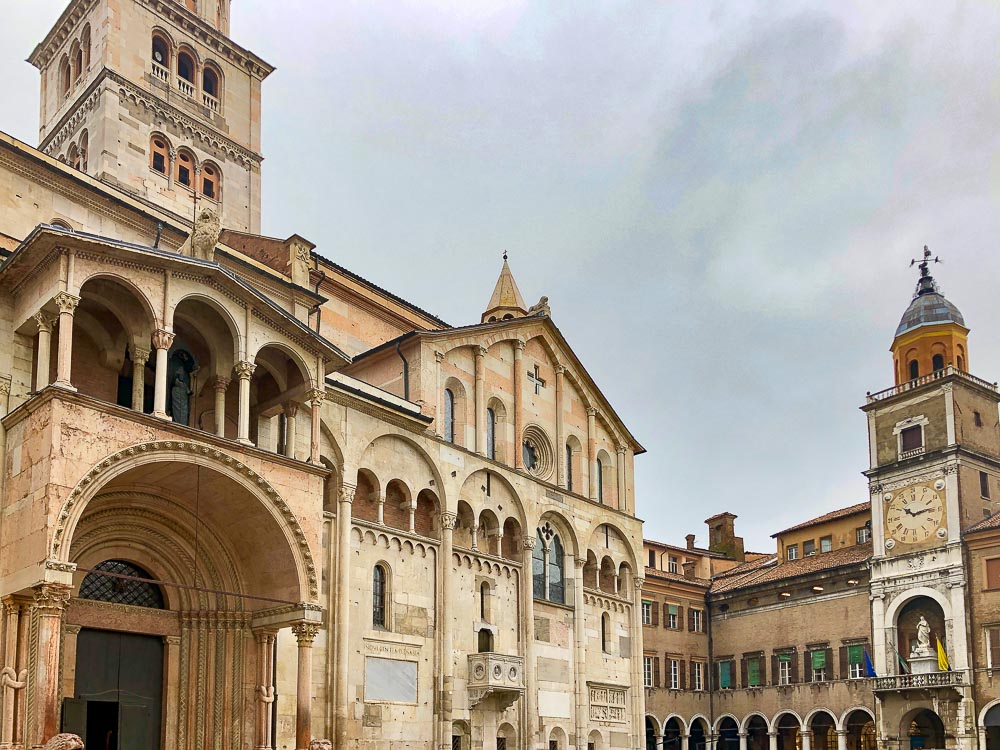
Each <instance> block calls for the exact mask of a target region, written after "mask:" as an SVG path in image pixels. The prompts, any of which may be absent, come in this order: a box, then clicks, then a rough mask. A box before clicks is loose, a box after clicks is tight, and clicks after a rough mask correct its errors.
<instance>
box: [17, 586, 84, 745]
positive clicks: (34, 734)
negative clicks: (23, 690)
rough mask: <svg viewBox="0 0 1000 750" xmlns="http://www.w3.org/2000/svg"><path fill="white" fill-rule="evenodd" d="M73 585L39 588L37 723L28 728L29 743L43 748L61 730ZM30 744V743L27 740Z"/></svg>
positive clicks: (34, 671)
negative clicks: (65, 630)
mask: <svg viewBox="0 0 1000 750" xmlns="http://www.w3.org/2000/svg"><path fill="white" fill-rule="evenodd" d="M72 591H73V587H72V586H67V585H65V584H61V583H43V584H42V585H41V586H38V587H37V588H36V589H35V600H34V604H33V606H34V609H35V611H36V612H37V614H38V650H37V652H36V653H35V663H34V664H33V665H31V669H32V682H34V685H35V694H34V695H35V715H34V719H35V720H34V726H31V727H28V732H29V736H28V738H27V739H28V743H30V744H31V745H33V746H38V747H41V746H42V745H43V744H45V742H46V741H47V740H48V739H49V738H50V737H52V736H53V735H55V734H57V733H58V732H59V708H60V706H59V672H60V655H59V648H60V645H61V633H60V631H61V626H62V616H63V611H64V610H65V608H66V603H67V602H68V601H69V597H70V594H71V593H72ZM26 744H27V743H26Z"/></svg>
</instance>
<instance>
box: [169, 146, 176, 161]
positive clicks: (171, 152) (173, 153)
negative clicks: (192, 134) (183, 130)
mask: <svg viewBox="0 0 1000 750" xmlns="http://www.w3.org/2000/svg"><path fill="white" fill-rule="evenodd" d="M167 156H168V157H169V158H170V161H173V160H174V159H176V158H177V149H176V148H172V149H170V150H169V151H167Z"/></svg>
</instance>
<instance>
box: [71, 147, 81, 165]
mask: <svg viewBox="0 0 1000 750" xmlns="http://www.w3.org/2000/svg"><path fill="white" fill-rule="evenodd" d="M69 165H70V166H71V167H73V169H79V168H80V149H79V148H77V146H76V144H75V143H74V144H73V145H72V146H70V147H69Z"/></svg>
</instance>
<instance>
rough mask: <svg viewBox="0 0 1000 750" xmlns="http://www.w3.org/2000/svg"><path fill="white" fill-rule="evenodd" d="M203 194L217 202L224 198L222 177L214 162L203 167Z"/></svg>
mask: <svg viewBox="0 0 1000 750" xmlns="http://www.w3.org/2000/svg"><path fill="white" fill-rule="evenodd" d="M201 194H202V195H204V196H205V197H206V198H208V199H209V200H213V201H215V202H216V203H218V202H220V201H221V200H222V177H221V175H220V174H219V170H218V168H217V167H216V166H215V165H214V164H203V165H202V167H201Z"/></svg>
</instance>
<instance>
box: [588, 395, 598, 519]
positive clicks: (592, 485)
mask: <svg viewBox="0 0 1000 750" xmlns="http://www.w3.org/2000/svg"><path fill="white" fill-rule="evenodd" d="M587 462H588V463H589V464H590V471H589V472H587V474H588V476H587V484H588V485H589V488H588V489H589V490H590V499H591V500H593V501H594V502H597V409H595V408H594V407H593V406H588V407H587Z"/></svg>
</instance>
